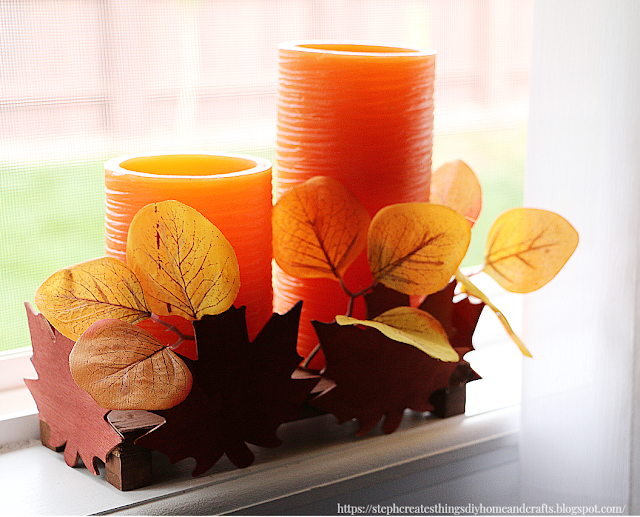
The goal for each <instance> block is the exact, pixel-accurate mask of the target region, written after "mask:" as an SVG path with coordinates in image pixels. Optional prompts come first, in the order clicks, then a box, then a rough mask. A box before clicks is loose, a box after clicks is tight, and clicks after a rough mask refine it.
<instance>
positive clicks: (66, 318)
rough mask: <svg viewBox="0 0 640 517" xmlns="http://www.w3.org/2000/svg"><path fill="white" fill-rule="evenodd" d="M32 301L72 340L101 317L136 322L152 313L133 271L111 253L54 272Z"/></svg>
mask: <svg viewBox="0 0 640 517" xmlns="http://www.w3.org/2000/svg"><path fill="white" fill-rule="evenodd" d="M35 302H36V305H37V307H38V309H40V312H41V313H42V314H44V316H45V317H46V318H47V320H49V322H50V323H51V324H52V325H53V326H54V327H55V328H56V329H58V331H60V332H61V333H62V334H64V335H65V336H67V337H68V338H69V339H72V340H74V341H75V340H76V339H78V338H79V337H80V335H81V334H82V333H83V332H84V331H85V330H86V329H87V328H88V327H89V326H90V325H91V324H92V323H94V322H96V321H99V320H101V319H105V318H116V319H120V320H122V321H128V322H129V323H136V322H138V321H141V320H143V319H146V318H148V317H149V316H151V312H150V309H149V306H148V305H147V302H146V301H145V297H144V293H143V292H142V286H141V285H140V282H139V281H138V279H137V278H136V276H135V274H134V273H133V271H131V269H129V267H127V265H126V264H125V263H124V262H121V261H120V260H117V259H114V258H111V257H102V258H99V259H94V260H89V261H86V262H81V263H80V264H76V265H75V266H71V267H68V268H65V269H61V270H59V271H57V272H55V273H54V274H53V275H51V276H50V277H49V278H48V279H47V280H45V281H44V283H43V284H42V285H41V286H40V287H39V288H38V290H37V292H36V295H35Z"/></svg>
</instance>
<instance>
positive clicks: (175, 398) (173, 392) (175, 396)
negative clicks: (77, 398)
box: [69, 319, 192, 410]
mask: <svg viewBox="0 0 640 517" xmlns="http://www.w3.org/2000/svg"><path fill="white" fill-rule="evenodd" d="M69 366H70V368H71V374H72V375H73V380H74V381H75V382H76V384H77V385H78V386H80V387H81V388H82V389H83V390H85V391H86V392H87V393H89V395H91V396H92V397H93V399H94V400H95V401H96V402H97V403H98V405H99V406H101V407H104V408H108V409H146V410H155V409H169V408H171V407H173V406H175V405H177V404H179V403H180V402H182V401H183V400H184V399H185V398H186V397H187V395H188V394H189V391H190V390H191V384H192V378H191V372H190V371H189V369H188V368H187V366H186V365H185V363H184V362H183V361H182V359H180V357H178V355H177V354H175V353H174V352H173V351H171V350H170V349H169V348H166V347H164V346H163V345H162V344H161V343H160V342H159V341H158V340H157V339H156V338H155V337H154V336H152V335H151V334H149V333H148V332H147V331H146V330H143V329H141V328H140V327H137V326H135V325H131V324H130V323H126V322H123V321H120V320H111V319H107V320H101V321H98V322H96V323H94V324H93V325H91V327H89V328H88V329H87V330H86V331H85V333H84V334H82V336H80V339H78V341H77V342H76V344H75V346H74V347H73V350H72V351H71V354H70V355H69Z"/></svg>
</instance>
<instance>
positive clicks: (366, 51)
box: [278, 40, 436, 57]
mask: <svg viewBox="0 0 640 517" xmlns="http://www.w3.org/2000/svg"><path fill="white" fill-rule="evenodd" d="M278 49H280V50H296V51H300V52H310V53H318V54H336V55H343V56H381V57H384V56H389V57H392V56H399V55H400V56H430V55H435V53H436V52H435V50H430V49H424V48H413V47H406V46H397V45H387V44H385V43H377V42H367V41H342V40H303V41H285V42H283V43H280V45H278Z"/></svg>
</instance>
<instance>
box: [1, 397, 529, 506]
mask: <svg viewBox="0 0 640 517" xmlns="http://www.w3.org/2000/svg"><path fill="white" fill-rule="evenodd" d="M18 420H23V424H24V427H25V429H27V428H37V416H34V415H32V416H29V417H23V418H22V419H18ZM518 427H519V406H512V407H509V408H503V409H501V410H497V411H492V412H489V413H483V414H478V415H475V416H464V415H461V416H457V417H452V418H447V419H444V420H438V419H435V418H431V417H428V416H427V417H425V416H423V415H419V414H415V413H411V412H408V414H407V415H406V416H405V420H404V422H403V424H402V426H401V428H400V429H399V430H398V431H397V432H395V433H393V434H390V435H382V434H379V433H375V432H374V433H372V434H371V435H368V436H366V437H363V438H359V439H358V438H355V437H354V436H353V433H354V431H355V424H352V423H347V424H343V425H337V424H336V423H335V419H334V418H333V417H332V416H331V415H326V416H321V417H316V418H313V419H308V420H304V421H300V422H293V423H290V424H286V425H284V426H282V427H281V428H280V430H279V434H280V436H281V438H283V439H284V440H285V443H284V444H283V445H282V446H281V447H278V448H276V449H256V462H255V463H254V465H252V466H251V467H249V468H247V469H237V468H235V467H234V466H233V465H231V464H230V463H229V462H228V461H226V459H225V458H223V459H222V460H220V462H218V464H216V465H215V466H214V467H213V468H212V469H211V470H210V471H209V473H208V474H206V475H204V476H201V477H198V478H192V477H191V475H190V472H191V469H192V468H193V463H192V462H191V460H186V461H182V462H179V463H178V464H177V465H170V464H168V462H167V461H166V460H164V457H163V456H162V455H157V456H154V478H155V479H156V480H157V481H156V483H155V484H153V485H151V486H149V487H145V488H141V489H138V490H133V491H130V492H120V491H118V490H117V489H116V488H114V487H113V486H111V485H109V484H108V483H107V482H106V481H105V480H104V474H103V475H102V476H100V477H98V476H93V475H92V474H91V473H89V471H88V470H86V469H84V468H75V469H72V468H69V467H68V466H67V465H66V464H65V462H64V459H63V455H62V454H61V453H56V452H53V451H51V450H50V449H47V448H45V447H43V446H41V445H39V444H38V442H37V441H35V440H34V441H32V442H31V444H30V445H29V446H26V447H25V448H22V449H19V450H15V451H9V452H5V453H4V454H0V486H2V489H3V493H5V494H11V495H10V496H9V497H8V498H7V497H5V498H4V499H3V512H4V513H5V514H6V515H51V514H60V515H88V514H96V513H98V514H108V513H119V512H123V513H127V514H143V515H154V514H155V515H158V514H164V515H167V514H179V515H186V514H191V515H193V514H209V515H215V514H222V513H228V512H232V511H240V510H242V509H245V510H246V509H248V508H251V507H256V505H263V506H264V505H268V507H269V508H270V509H271V510H275V512H276V513H284V511H286V510H287V509H291V507H292V506H291V505H293V504H295V505H298V506H300V505H302V504H309V503H310V502H314V501H323V500H327V499H331V498H336V497H337V498H338V500H340V498H341V497H342V495H344V501H345V502H346V501H348V500H349V495H350V494H353V493H354V490H361V489H363V488H366V487H371V486H372V485H376V484H378V483H381V482H384V481H385V480H390V479H391V480H392V479H395V478H398V477H402V476H408V475H411V474H412V473H415V472H419V471H420V472H422V471H429V469H435V468H438V469H440V470H439V471H438V476H437V477H438V479H439V480H440V481H442V480H443V479H446V478H447V473H446V472H443V471H442V467H443V466H446V465H449V464H453V463H455V462H459V461H460V460H464V459H466V458H471V457H476V456H479V455H483V454H485V455H486V454H487V453H490V452H492V451H499V450H507V449H509V448H511V449H514V447H515V445H516V444H517V438H516V437H517V431H518ZM34 431H35V430H34V429H31V435H30V436H31V438H33V435H34ZM513 460H514V458H511V461H513ZM450 475H451V476H453V475H454V474H453V473H451V474H450ZM458 476H459V474H458ZM422 479H424V477H423V478H422ZM341 494H342V495H341Z"/></svg>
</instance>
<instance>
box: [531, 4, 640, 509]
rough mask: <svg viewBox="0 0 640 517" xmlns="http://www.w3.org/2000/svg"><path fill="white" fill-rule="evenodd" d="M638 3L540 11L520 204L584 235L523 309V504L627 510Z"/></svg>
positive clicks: (636, 267) (633, 416)
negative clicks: (527, 357)
mask: <svg viewBox="0 0 640 517" xmlns="http://www.w3.org/2000/svg"><path fill="white" fill-rule="evenodd" d="M639 28H640V2H637V1H636V0H615V1H610V0H564V1H562V2H558V1H555V0H537V1H536V4H535V8H534V29H533V59H532V68H531V83H530V94H531V98H530V118H529V134H528V150H527V152H528V157H527V168H526V182H525V204H526V205H527V206H535V207H539V208H546V209H550V210H554V211H557V212H559V213H561V214H562V215H563V216H565V217H566V218H567V219H568V220H569V221H570V222H571V223H572V224H573V225H574V226H575V227H576V229H577V230H578V232H579V233H580V238H581V241H580V244H579V246H578V249H577V251H576V254H575V255H574V256H573V257H572V258H571V260H570V261H569V263H568V264H567V266H566V269H565V270H563V271H562V272H561V273H560V275H559V276H558V277H557V278H556V279H555V280H554V281H553V282H551V284H549V285H548V286H546V287H544V288H543V289H541V290H540V291H539V292H535V293H532V294H529V295H527V296H526V297H525V301H524V304H525V312H524V331H523V332H524V337H525V339H526V342H527V344H528V346H529V347H530V349H531V350H533V352H534V356H535V359H533V360H531V361H526V364H525V367H524V373H523V402H522V411H523V412H522V427H521V458H522V490H523V494H522V495H523V500H524V501H525V502H527V503H531V504H536V503H538V504H542V503H547V504H558V503H559V504H567V505H595V504H599V505H609V504H615V505H627V506H626V512H630V513H632V514H634V513H635V514H637V513H638V512H639V511H640V501H638V497H637V496H638V494H640V491H639V490H638V474H639V471H640V454H639V452H638V450H637V449H638V444H639V443H640V442H639V438H640V434H639V433H640V406H639V404H638V402H639V396H640V390H639V380H640V361H639V360H640V338H639V334H638V331H637V330H638V324H639V323H640V299H639V298H640V297H639V295H640V282H639V280H640V278H639V274H638V273H639V272H640V232H639V219H640V33H639V32H638V30H639Z"/></svg>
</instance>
